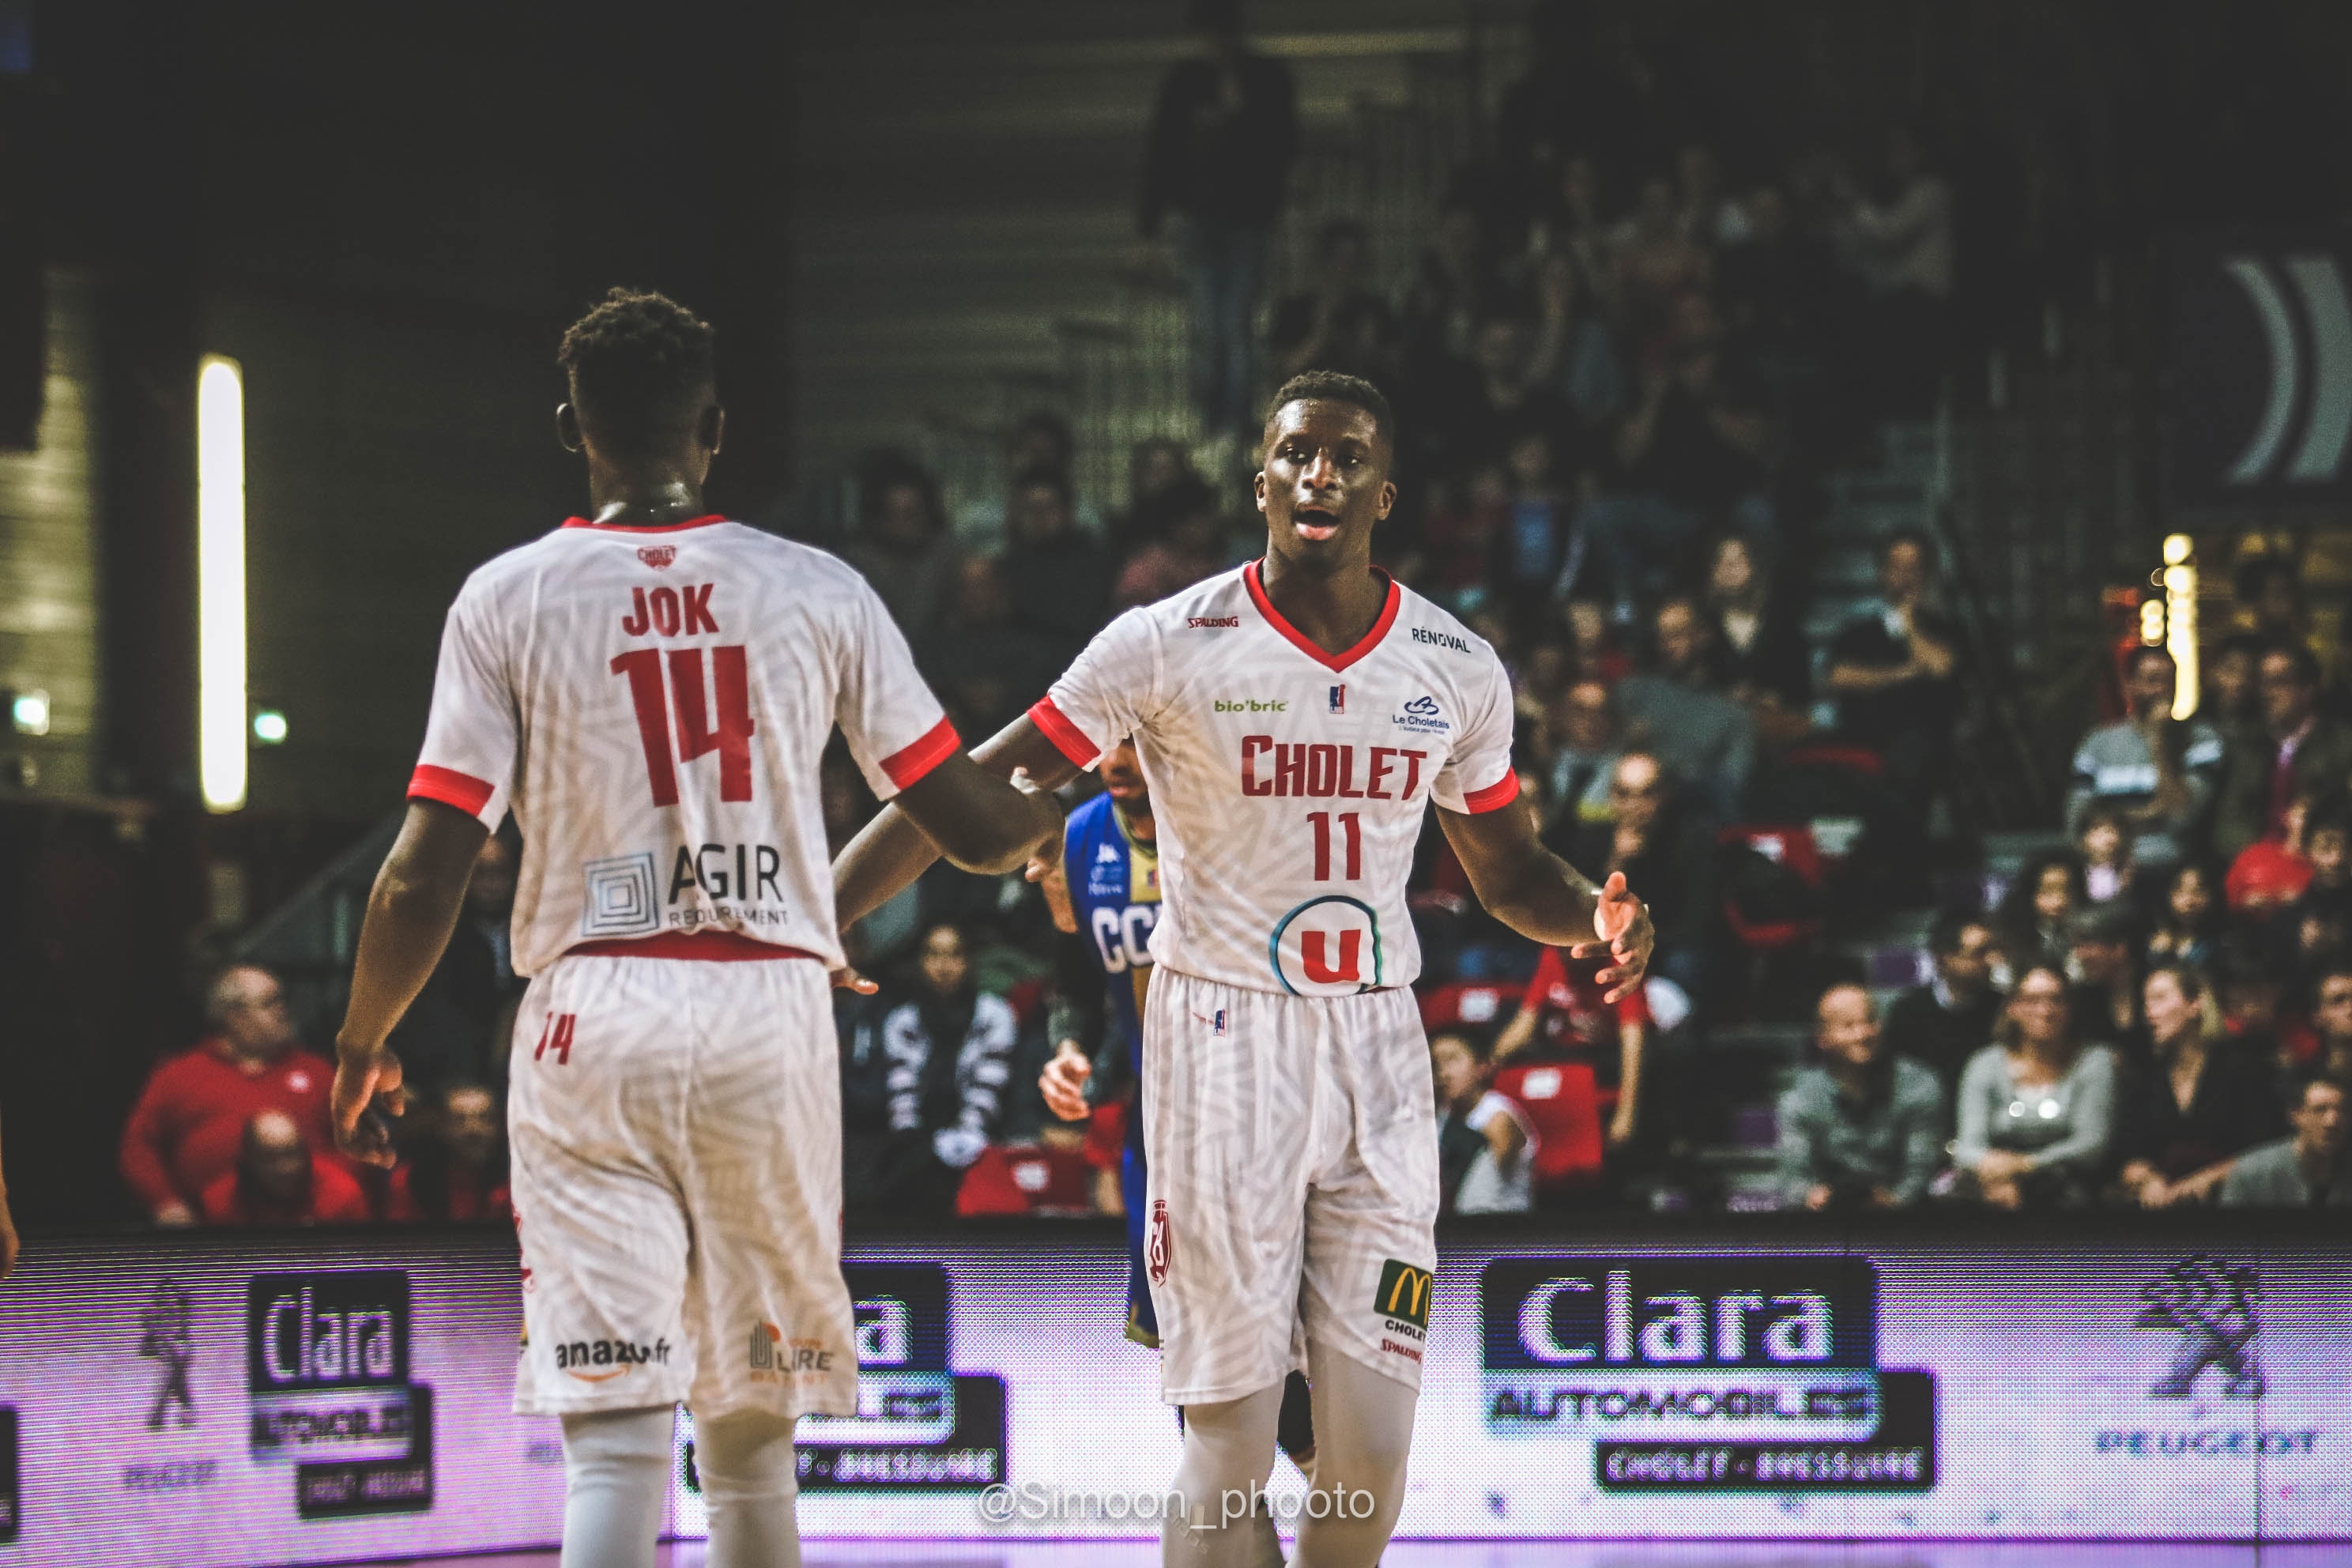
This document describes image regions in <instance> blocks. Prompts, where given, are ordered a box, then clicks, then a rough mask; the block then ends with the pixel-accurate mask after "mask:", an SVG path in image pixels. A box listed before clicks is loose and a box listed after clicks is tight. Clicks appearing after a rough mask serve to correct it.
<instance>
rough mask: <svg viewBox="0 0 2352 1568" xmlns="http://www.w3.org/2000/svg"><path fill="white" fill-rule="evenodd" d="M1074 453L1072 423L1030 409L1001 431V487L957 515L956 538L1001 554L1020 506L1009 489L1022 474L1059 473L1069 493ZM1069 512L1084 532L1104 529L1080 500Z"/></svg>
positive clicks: (978, 551)
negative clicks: (1002, 461)
mask: <svg viewBox="0 0 2352 1568" xmlns="http://www.w3.org/2000/svg"><path fill="white" fill-rule="evenodd" d="M1077 455H1078V440H1077V437H1076V436H1074V435H1072V434H1071V433H1070V422H1069V421H1068V420H1066V419H1065V418H1063V417H1062V416H1060V415H1058V414H1056V413H1055V412H1054V411H1053V410H1052V409H1050V408H1033V409H1031V410H1030V411H1029V412H1028V413H1026V414H1024V415H1023V416H1021V417H1020V418H1018V419H1016V420H1014V421H1013V426H1012V427H1011V428H1010V429H1008V430H1006V431H1005V433H1004V468H1003V475H1004V481H1003V483H1004V488H1003V489H1001V490H999V491H997V492H995V493H994V494H991V495H984V496H978V497H975V498H974V499H973V500H971V501H969V502H968V503H966V504H965V506H964V508H963V510H961V511H959V512H958V513H957V514H956V520H955V537H956V541H957V542H958V543H959V544H960V545H961V548H962V549H963V550H964V551H965V552H968V553H971V554H974V555H1000V554H1002V553H1003V551H1004V550H1005V548H1006V547H1007V546H1008V545H1009V544H1010V543H1012V542H1013V513H1014V512H1015V511H1016V510H1018V508H1017V506H1016V505H1015V498H1014V494H1013V492H1014V491H1015V490H1017V489H1019V488H1020V483H1021V479H1022V478H1023V476H1024V475H1028V474H1034V473H1039V472H1045V473H1055V474H1059V475H1061V476H1062V478H1063V479H1064V481H1065V485H1064V490H1065V493H1066V494H1070V493H1073V492H1071V491H1070V490H1069V489H1068V485H1067V481H1068V479H1069V477H1070V472H1071V468H1072V466H1073V465H1074V464H1075V463H1076V460H1077ZM1072 515H1073V516H1074V517H1075V518H1076V521H1077V525H1078V527H1079V529H1080V530H1082V531H1085V532H1087V533H1089V534H1094V535H1097V536H1099V535H1102V534H1104V533H1105V532H1106V530H1105V529H1104V527H1103V526H1102V520H1101V519H1100V518H1098V517H1097V516H1096V515H1095V514H1094V512H1093V511H1092V510H1091V509H1090V508H1089V507H1088V505H1087V502H1086V501H1084V500H1077V501H1075V502H1074V503H1073V506H1072Z"/></svg>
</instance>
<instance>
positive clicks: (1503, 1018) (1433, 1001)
mask: <svg viewBox="0 0 2352 1568" xmlns="http://www.w3.org/2000/svg"><path fill="white" fill-rule="evenodd" d="M1526 989H1527V987H1526V986H1525V985H1524V984H1520V985H1496V984H1487V983H1483V982H1481V983H1475V984H1473V983H1470V982H1466V981H1456V982H1454V984H1450V985H1433V986H1431V987H1430V988H1429V989H1428V990H1426V991H1423V993H1422V994H1421V995H1420V998H1419V1000H1420V1004H1421V1026H1422V1027H1423V1029H1426V1030H1427V1031H1428V1032H1429V1033H1431V1034H1433V1035H1434V1034H1436V1033H1437V1032H1438V1031H1439V1030H1441V1029H1450V1028H1452V1027H1454V1026H1455V1025H1456V1024H1479V1025H1487V1024H1496V1025H1499V1024H1505V1023H1508V1022H1509V1021H1510V1016H1511V1015H1512V1014H1513V1013H1515V1012H1517V1010H1518V1005H1519V993H1520V992H1522V991H1524V990H1526Z"/></svg>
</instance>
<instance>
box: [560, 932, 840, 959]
mask: <svg viewBox="0 0 2352 1568" xmlns="http://www.w3.org/2000/svg"><path fill="white" fill-rule="evenodd" d="M563 956H564V957H566V958H687V959H698V960H702V961H704V962H708V963H750V962H757V961H759V960H761V959H771V958H816V957H817V955H816V954H815V953H814V952H805V951H803V950H802V949H800V948H797V947H779V946H778V945H776V944H775V943H774V942H761V940H760V939H759V938H757V937H751V936H745V935H743V934H742V933H741V932H740V931H662V932H660V933H658V934H656V935H654V936H640V937H626V938H622V939H618V940H613V939H607V940H604V941H601V942H576V943H574V944H573V945H572V946H571V947H568V948H565V949H564V950H563ZM817 962H818V963H824V960H823V959H821V958H818V959H817Z"/></svg>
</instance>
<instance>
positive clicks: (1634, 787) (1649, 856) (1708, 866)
mask: <svg viewBox="0 0 2352 1568" xmlns="http://www.w3.org/2000/svg"><path fill="white" fill-rule="evenodd" d="M1609 808H1610V820H1609V821H1607V822H1600V823H1593V824H1591V825H1589V826H1586V827H1584V828H1583V829H1582V830H1581V831H1580V832H1579V833H1578V834H1577V836H1576V838H1575V840H1574V852H1573V853H1572V854H1570V857H1569V859H1570V863H1571V864H1573V865H1576V866H1579V867H1581V868H1583V869H1584V870H1585V871H1586V873H1587V874H1588V875H1592V876H1598V877H1602V878H1606V877H1607V876H1608V874H1609V873H1610V872H1612V871H1622V872H1624V873H1625V879H1626V881H1627V882H1628V883H1632V884H1636V885H1638V886H1639V887H1640V888H1641V889H1642V896H1643V899H1644V900H1646V901H1647V902H1648V903H1649V906H1650V920H1651V923H1652V924H1653V925H1654V927H1655V928H1656V930H1657V933H1658V941H1657V948H1656V951H1655V952H1654V954H1653V956H1652V957H1651V960H1650V973H1652V974H1654V975H1661V974H1662V975H1664V976H1665V977H1666V978H1668V979H1670V980H1672V981H1673V982H1674V983H1675V985H1676V986H1677V987H1678V988H1680V989H1681V990H1682V992H1683V993H1684V994H1685V995H1687V996H1688V997H1690V999H1691V1001H1692V1002H1693V1004H1694V1005H1697V1004H1698V1003H1699V1002H1700V1001H1701V999H1702V998H1704V997H1706V995H1707V994H1708V991H1707V986H1706V982H1707V979H1708V977H1709V975H1710V973H1712V970H1713V966H1714V962H1715V947H1716V939H1717V931H1718V929H1719V927H1720V923H1721V921H1722V908H1721V905H1720V903H1719V901H1718V899H1717V888H1716V868H1715V835H1714V832H1713V830H1712V829H1711V828H1710V827H1709V826H1708V825H1707V823H1706V818H1705V817H1704V816H1702V815H1701V814H1700V813H1699V812H1697V811H1696V810H1695V809H1693V808H1692V807H1691V806H1690V805H1688V804H1687V803H1686V802H1685V799H1684V798H1683V797H1682V796H1681V794H1680V792H1679V791H1678V790H1677V789H1676V788H1675V783H1674V781H1673V780H1672V779H1671V778H1669V776H1668V775H1667V773H1666V769H1665V764H1664V763H1661V762H1660V761H1659V760H1658V758H1657V756H1656V754H1655V753H1654V752H1649V751H1646V750H1635V751H1628V752H1625V754H1624V755H1622V756H1621V757H1619V758H1618V759H1617V771H1616V774H1615V776H1614V777H1613V778H1612V779H1611V781H1610V785H1609Z"/></svg>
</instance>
